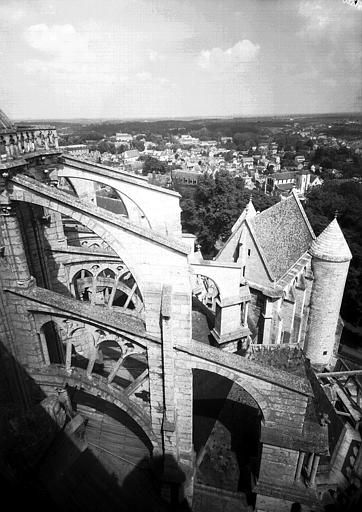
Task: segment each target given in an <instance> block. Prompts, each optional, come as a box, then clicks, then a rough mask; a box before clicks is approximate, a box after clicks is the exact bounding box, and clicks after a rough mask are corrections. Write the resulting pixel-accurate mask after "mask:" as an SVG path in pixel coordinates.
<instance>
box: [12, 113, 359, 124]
mask: <svg viewBox="0 0 362 512" xmlns="http://www.w3.org/2000/svg"><path fill="white" fill-rule="evenodd" d="M333 115H336V116H343V115H362V110H360V111H346V112H315V113H286V114H266V115H262V114H258V115H236V114H235V115H233V114H231V115H225V116H220V115H207V116H202V115H194V116H147V117H136V116H135V117H125V118H119V117H38V118H35V117H18V118H14V119H12V121H13V122H21V121H59V122H65V121H73V122H74V121H113V122H129V121H140V122H144V123H147V122H151V121H168V120H169V121H186V120H188V121H197V120H204V119H265V118H285V117H289V118H293V117H316V116H333Z"/></svg>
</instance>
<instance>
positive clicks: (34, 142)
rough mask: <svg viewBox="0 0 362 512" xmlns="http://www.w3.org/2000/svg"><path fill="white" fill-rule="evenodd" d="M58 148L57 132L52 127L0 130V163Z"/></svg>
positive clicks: (22, 127)
mask: <svg viewBox="0 0 362 512" xmlns="http://www.w3.org/2000/svg"><path fill="white" fill-rule="evenodd" d="M58 148H59V145H58V135H57V131H56V129H55V128H54V127H52V126H29V127H28V126H19V127H14V129H3V130H0V163H1V162H7V161H11V160H16V159H18V158H23V157H24V156H25V155H26V154H28V153H29V154H30V153H35V152H38V151H52V150H53V151H54V150H57V149H58Z"/></svg>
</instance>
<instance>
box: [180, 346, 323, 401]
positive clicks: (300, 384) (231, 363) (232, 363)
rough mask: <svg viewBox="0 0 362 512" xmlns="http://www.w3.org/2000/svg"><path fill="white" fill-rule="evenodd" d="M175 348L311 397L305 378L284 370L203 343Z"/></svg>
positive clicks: (310, 390)
mask: <svg viewBox="0 0 362 512" xmlns="http://www.w3.org/2000/svg"><path fill="white" fill-rule="evenodd" d="M175 348H176V349H177V350H179V351H180V352H186V353H188V354H190V355H192V356H195V357H198V358H200V359H204V360H205V361H209V362H211V363H213V364H216V365H220V366H224V367H225V368H229V369H231V370H234V371H236V372H240V373H244V374H246V375H250V376H252V377H255V378H256V379H260V380H264V381H266V382H270V383H272V384H275V385H276V386H279V387H282V388H285V389H288V390H291V391H295V392H296V393H299V394H301V395H305V396H313V391H312V388H311V386H310V383H309V381H308V380H307V379H306V378H303V377H298V376H296V375H293V374H290V373H287V372H286V371H284V370H278V369H276V368H269V367H266V366H264V365H261V364H258V363H254V362H252V361H249V360H247V359H245V358H244V357H242V356H239V355H236V354H231V353H229V352H223V351H222V350H220V349H219V348H215V347H210V346H209V345H205V344H204V343H200V342H197V341H192V342H191V343H190V344H189V345H188V346H187V347H185V346H182V345H180V344H178V343H177V344H176V345H175Z"/></svg>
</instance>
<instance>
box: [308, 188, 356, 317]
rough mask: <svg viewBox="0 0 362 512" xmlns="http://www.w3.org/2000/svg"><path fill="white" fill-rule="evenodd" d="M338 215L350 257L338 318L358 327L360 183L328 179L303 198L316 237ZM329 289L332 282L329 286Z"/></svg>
mask: <svg viewBox="0 0 362 512" xmlns="http://www.w3.org/2000/svg"><path fill="white" fill-rule="evenodd" d="M336 211H337V212H338V213H337V215H338V217H337V218H338V222H339V225H340V226H341V228H342V231H343V234H344V236H345V238H346V240H347V242H348V245H349V247H350V250H351V252H352V255H353V258H352V261H351V264H350V268H349V272H348V278H347V283H346V288H345V293H344V297H343V302H342V309H341V313H342V317H343V319H344V320H346V321H347V322H349V323H351V324H352V325H354V326H359V327H362V293H361V290H362V184H361V183H358V182H356V181H344V180H329V181H325V183H324V184H323V185H322V186H320V187H316V188H314V189H312V190H311V191H310V192H309V193H308V195H307V202H306V212H307V215H308V218H309V220H310V222H311V224H312V226H313V229H314V230H315V233H316V234H317V235H319V234H320V233H321V231H323V229H324V228H326V227H327V225H328V224H329V223H330V221H331V220H332V219H333V218H334V215H335V212H336ZM331 287H333V283H331Z"/></svg>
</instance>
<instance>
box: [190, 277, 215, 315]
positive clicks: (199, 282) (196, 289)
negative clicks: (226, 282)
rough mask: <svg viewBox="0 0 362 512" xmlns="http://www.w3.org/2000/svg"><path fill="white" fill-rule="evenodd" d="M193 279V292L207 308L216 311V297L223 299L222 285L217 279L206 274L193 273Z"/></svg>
mask: <svg viewBox="0 0 362 512" xmlns="http://www.w3.org/2000/svg"><path fill="white" fill-rule="evenodd" d="M191 279H192V283H193V285H192V288H193V290H192V294H193V296H194V297H196V298H197V299H198V300H199V301H200V302H201V303H202V304H204V305H205V306H206V307H207V308H209V309H210V310H212V311H214V312H215V307H216V305H215V301H216V299H220V300H221V298H222V297H221V294H220V287H219V286H218V285H217V283H216V282H215V280H214V279H213V278H211V277H209V276H208V275H205V274H196V273H195V274H193V275H192V276H191Z"/></svg>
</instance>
